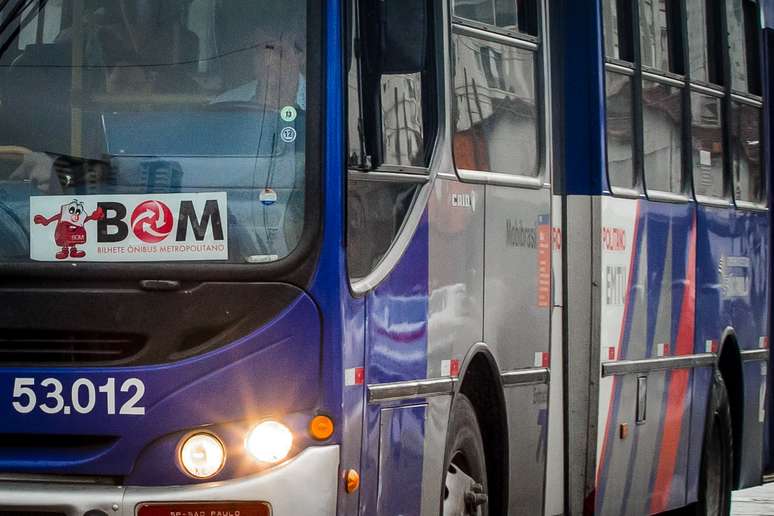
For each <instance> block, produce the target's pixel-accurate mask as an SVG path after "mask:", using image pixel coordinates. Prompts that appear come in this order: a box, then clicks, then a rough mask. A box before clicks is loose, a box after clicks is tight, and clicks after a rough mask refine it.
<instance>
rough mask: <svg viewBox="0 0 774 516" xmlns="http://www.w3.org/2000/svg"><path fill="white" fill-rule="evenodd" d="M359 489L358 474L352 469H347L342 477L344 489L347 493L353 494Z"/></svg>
mask: <svg viewBox="0 0 774 516" xmlns="http://www.w3.org/2000/svg"><path fill="white" fill-rule="evenodd" d="M359 487H360V474H359V473H358V472H357V471H355V470H354V469H348V470H347V472H346V474H345V475H344V488H345V489H346V490H347V492H348V493H354V492H355V491H357V490H358V488H359Z"/></svg>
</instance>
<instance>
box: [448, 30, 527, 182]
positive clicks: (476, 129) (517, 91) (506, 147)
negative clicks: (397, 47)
mask: <svg viewBox="0 0 774 516" xmlns="http://www.w3.org/2000/svg"><path fill="white" fill-rule="evenodd" d="M535 90H536V83H535V53H534V52H532V51H531V50H524V49H521V48H516V47H511V46H508V45H502V44H499V43H493V42H489V41H485V40H481V39H477V38H474V37H470V36H467V35H463V34H455V39H454V97H455V103H454V104H455V106H456V110H455V134H454V157H455V162H456V164H457V167H458V168H460V169H464V170H475V171H479V172H496V173H501V174H516V175H522V176H531V177H535V176H537V175H538V173H539V172H540V163H539V154H540V153H539V152H538V142H539V141H540V138H539V134H538V126H539V124H538V112H539V110H538V105H537V98H536V95H535Z"/></svg>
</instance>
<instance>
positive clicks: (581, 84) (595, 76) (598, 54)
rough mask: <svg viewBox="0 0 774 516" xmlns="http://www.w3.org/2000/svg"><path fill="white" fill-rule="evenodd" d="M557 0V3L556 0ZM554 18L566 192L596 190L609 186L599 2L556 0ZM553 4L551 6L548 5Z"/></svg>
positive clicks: (589, 192) (594, 193)
mask: <svg viewBox="0 0 774 516" xmlns="http://www.w3.org/2000/svg"><path fill="white" fill-rule="evenodd" d="M557 4H558V5H557ZM554 5H555V6H556V8H557V9H558V10H559V12H561V15H560V16H557V17H555V18H554V19H553V20H552V21H551V23H552V24H558V25H559V28H558V33H559V34H560V36H559V38H561V41H559V42H558V43H559V46H560V48H561V49H562V50H563V51H564V53H565V55H564V56H563V59H562V63H563V69H562V74H563V76H564V82H563V88H564V94H563V95H561V97H562V99H563V100H562V101H563V102H564V104H563V106H562V108H563V111H564V123H565V134H567V135H572V138H564V163H565V170H567V171H568V172H567V174H566V177H565V190H566V193H567V194H568V195H598V194H601V193H602V192H603V191H605V190H607V186H606V180H605V179H604V170H605V160H606V158H605V133H604V127H605V115H604V113H605V112H604V98H605V95H604V91H605V90H604V68H603V60H602V56H603V55H604V50H603V48H604V47H603V45H602V14H601V2H579V1H577V0H567V1H565V0H559V1H557V2H554V4H552V8H553V7H554ZM552 10H553V9H552Z"/></svg>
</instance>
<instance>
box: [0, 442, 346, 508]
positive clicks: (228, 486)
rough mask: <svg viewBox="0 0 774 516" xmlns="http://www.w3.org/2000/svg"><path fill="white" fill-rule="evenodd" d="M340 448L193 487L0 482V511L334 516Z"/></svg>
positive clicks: (312, 451)
mask: <svg viewBox="0 0 774 516" xmlns="http://www.w3.org/2000/svg"><path fill="white" fill-rule="evenodd" d="M338 468H339V447H338V446H322V447H313V448H308V449H306V450H304V451H303V452H301V453H300V454H299V455H297V456H296V457H295V458H293V459H292V460H290V461H288V462H286V463H285V464H282V465H279V466H277V467H275V468H273V469H271V470H269V471H267V472H266V473H263V474H260V475H255V476H251V477H245V478H240V479H235V480H229V481H223V482H213V483H209V484H199V485H191V486H173V487H122V486H97V485H90V484H71V483H63V482H38V481H36V482H18V481H10V482H9V481H3V482H0V511H13V512H14V513H17V514H19V515H20V516H24V514H25V512H27V511H29V512H35V511H46V512H49V511H50V512H53V513H60V514H63V515H65V516H84V515H85V514H86V513H88V512H90V511H99V512H96V513H95V512H92V513H91V514H104V515H107V516H134V515H135V514H136V511H137V509H138V506H139V505H140V504H143V503H169V502H218V501H228V502H236V501H262V502H268V503H269V504H271V507H272V516H286V515H287V516H297V515H302V514H310V515H311V514H314V515H321V516H326V515H334V514H335V513H336V494H337V491H338V487H339V486H338Z"/></svg>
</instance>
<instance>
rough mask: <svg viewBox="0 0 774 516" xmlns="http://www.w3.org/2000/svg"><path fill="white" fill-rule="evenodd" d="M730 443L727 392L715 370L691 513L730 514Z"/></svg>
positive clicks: (731, 447) (731, 444)
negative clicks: (694, 501) (696, 497)
mask: <svg viewBox="0 0 774 516" xmlns="http://www.w3.org/2000/svg"><path fill="white" fill-rule="evenodd" d="M733 443H734V439H733V435H732V430H731V406H730V405H729V402H728V391H726V384H725V382H724V381H723V377H722V376H721V375H720V372H719V371H717V370H715V372H714V375H713V378H712V388H711V391H710V399H709V405H708V410H707V423H706V425H705V433H704V446H703V448H702V453H701V473H700V476H699V501H698V502H697V503H696V505H695V512H694V514H695V515H696V516H727V515H728V514H730V513H731V484H732V478H733V475H734V466H733V464H734V445H733Z"/></svg>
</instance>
